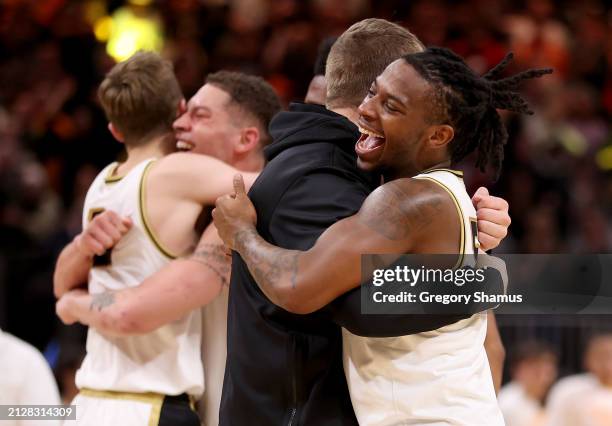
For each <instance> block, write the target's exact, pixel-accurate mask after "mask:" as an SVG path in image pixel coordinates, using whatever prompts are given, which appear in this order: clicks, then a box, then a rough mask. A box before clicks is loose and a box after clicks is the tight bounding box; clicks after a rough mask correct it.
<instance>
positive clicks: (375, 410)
mask: <svg viewBox="0 0 612 426" xmlns="http://www.w3.org/2000/svg"><path fill="white" fill-rule="evenodd" d="M510 58H511V56H510V55H508V56H507V57H506V58H505V59H504V61H503V62H502V63H500V64H499V65H497V66H496V67H495V68H494V69H493V70H491V71H490V72H489V73H488V74H487V75H485V76H484V77H479V76H478V75H476V74H475V73H474V72H473V71H472V70H471V69H470V68H469V67H468V66H467V65H466V64H465V63H464V61H463V60H462V59H461V58H460V57H458V56H457V55H455V54H454V53H452V52H451V51H449V50H447V49H441V48H430V49H426V50H425V51H424V52H419V53H413V54H408V55H405V56H403V57H402V58H401V59H399V60H397V61H395V62H393V63H392V64H391V65H389V66H388V67H387V68H386V69H385V71H384V72H383V73H382V74H381V75H380V76H379V77H378V78H377V79H376V80H375V81H374V83H373V84H372V86H371V88H370V90H369V92H368V95H367V96H366V98H365V100H364V101H363V102H362V104H361V105H360V107H359V118H358V125H359V127H360V132H361V133H362V136H361V138H360V139H359V140H358V142H357V144H356V145H355V151H356V152H357V155H358V158H359V159H358V164H359V167H360V168H361V169H363V170H380V171H381V172H382V173H383V175H384V177H385V182H387V183H385V184H384V185H382V186H380V187H379V188H378V189H377V190H375V191H374V192H373V193H372V194H371V195H369V196H368V197H367V198H366V200H365V202H364V204H363V206H362V207H361V209H360V210H359V212H358V213H357V214H356V215H354V216H351V217H349V218H346V219H343V220H341V221H339V222H337V223H336V224H334V225H332V226H331V227H330V228H329V229H328V230H326V231H325V232H324V233H323V234H322V235H321V237H320V238H319V239H318V240H317V242H316V243H315V245H314V247H313V248H311V249H309V250H307V251H299V250H286V249H282V248H279V247H276V246H273V245H271V244H269V243H267V242H266V241H265V240H264V239H263V238H261V237H260V236H259V234H258V233H257V229H256V227H255V223H256V212H255V208H254V206H253V205H252V204H251V202H250V201H249V198H248V197H247V195H246V191H245V188H244V185H243V184H242V180H241V179H240V177H239V176H238V177H237V178H236V179H235V187H236V189H235V195H234V196H230V195H226V196H224V197H221V198H220V199H219V200H217V208H216V209H215V210H213V218H214V220H215V225H216V226H217V229H218V231H219V235H220V236H221V237H222V239H223V240H224V242H225V244H226V245H227V246H228V247H230V248H232V249H233V250H235V251H237V252H238V253H239V254H240V256H241V258H242V260H243V261H244V262H245V263H246V264H247V266H248V268H249V271H250V272H251V274H252V275H253V277H254V278H255V280H256V281H257V284H258V285H259V288H260V289H261V290H262V291H263V292H264V294H265V295H266V296H267V297H268V298H269V299H270V300H271V301H273V302H274V303H276V304H277V305H278V306H280V307H282V308H285V309H287V310H289V311H293V312H302V313H308V312H311V311H313V310H316V309H319V308H320V307H322V306H324V305H326V304H328V303H329V302H330V301H332V300H334V299H335V298H337V297H338V296H339V295H341V294H343V293H345V292H346V291H348V290H350V289H351V288H354V287H356V286H358V285H359V283H360V282H361V277H360V275H361V268H360V264H361V255H362V254H364V253H458V254H459V256H460V258H459V259H464V260H463V263H462V264H470V263H472V264H474V263H475V261H474V256H473V254H474V253H476V250H477V249H476V247H477V244H476V241H475V240H474V239H472V238H466V236H467V235H471V221H475V220H476V211H475V209H474V207H473V205H472V202H471V200H470V197H469V196H468V194H467V192H466V189H465V185H464V183H463V180H462V174H461V173H460V172H456V171H453V170H450V169H448V167H449V166H450V165H452V164H455V163H457V162H458V161H460V160H461V159H463V158H465V157H466V156H467V155H469V154H470V153H472V152H474V151H477V153H478V154H477V163H476V164H477V165H478V166H480V167H481V168H484V167H486V166H487V165H491V166H492V167H493V168H494V169H495V171H496V177H497V176H498V175H499V170H500V167H501V163H502V159H503V145H504V144H505V142H506V140H507V133H506V130H505V128H504V125H503V124H502V121H501V118H500V116H499V114H498V113H497V109H506V110H510V111H514V112H519V113H531V111H529V109H528V107H527V104H526V102H525V101H524V100H523V99H522V98H521V97H520V95H519V94H518V93H517V92H516V88H517V87H518V85H519V83H520V82H521V81H522V80H525V79H527V78H533V77H539V76H541V75H543V74H546V73H549V72H551V70H529V71H526V72H523V73H520V74H518V75H515V76H512V77H509V78H504V79H497V77H498V76H499V74H500V73H501V72H502V71H503V69H504V68H505V67H506V66H507V64H508V63H509V61H510ZM260 179H261V177H260ZM343 334H344V336H343V337H344V339H343V347H344V368H345V374H346V377H347V382H348V385H349V391H350V394H351V400H352V404H353V407H354V409H355V413H356V415H357V419H358V420H359V423H360V424H363V425H397V424H415V425H416V424H419V425H420V424H439V425H442V424H454V425H465V426H468V425H469V426H474V425H483V426H484V425H487V426H491V425H503V424H504V422H503V418H502V415H501V412H500V410H499V408H498V406H497V402H496V397H495V391H494V387H493V382H492V379H491V374H490V370H489V365H488V362H487V357H486V354H485V350H484V346H483V343H484V339H485V334H486V315H483V314H477V315H474V316H472V317H470V318H467V319H464V320H461V321H458V322H456V323H454V324H451V325H448V326H445V327H442V328H439V329H437V330H435V331H432V332H428V333H419V334H415V335H409V336H403V337H394V338H387V339H380V338H378V339H372V338H367V337H360V336H356V335H352V334H351V333H349V332H346V331H344V333H343Z"/></svg>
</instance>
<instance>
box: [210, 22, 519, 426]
mask: <svg viewBox="0 0 612 426" xmlns="http://www.w3.org/2000/svg"><path fill="white" fill-rule="evenodd" d="M423 49H424V48H423V45H422V44H421V43H420V41H419V40H418V39H417V38H416V37H415V36H414V35H413V34H411V33H410V32H409V31H408V30H406V29H405V28H402V27H401V26H399V25H396V24H393V23H391V22H388V21H385V20H382V19H374V18H372V19H365V20H363V21H360V22H357V23H355V24H354V25H352V26H351V27H350V28H349V29H348V30H346V31H345V32H344V33H343V34H342V35H340V37H339V38H338V40H337V41H336V42H335V43H334V45H333V46H332V48H331V52H330V54H329V57H328V60H327V64H326V70H325V80H326V84H327V97H326V107H323V106H320V105H312V104H300V103H294V104H291V105H290V107H289V110H288V111H283V112H281V113H279V114H278V115H277V116H276V117H275V118H274V119H273V120H272V122H271V123H270V133H271V135H272V136H273V139H274V142H273V143H272V144H271V145H270V146H269V147H267V148H266V150H265V154H266V158H267V160H268V163H267V165H266V167H265V168H264V170H263V171H262V173H261V175H260V177H259V178H258V179H257V182H256V183H255V184H254V185H253V188H252V190H251V192H250V193H249V196H250V198H251V200H252V201H253V203H254V205H255V206H256V209H257V213H258V218H257V229H258V230H259V231H260V233H261V235H262V236H264V238H266V239H267V240H268V241H271V242H273V243H274V244H276V245H278V246H281V247H285V248H290V249H297V250H306V249H308V248H310V247H312V246H313V244H314V243H315V242H316V240H317V238H318V237H319V236H320V235H321V233H322V232H323V231H325V229H327V228H328V227H330V226H331V225H332V224H334V223H335V222H337V221H338V220H339V219H342V218H344V217H347V216H350V215H352V214H354V213H355V212H357V211H358V210H359V208H360V207H361V205H362V204H363V201H364V200H365V198H366V197H367V196H368V194H369V193H370V192H371V191H372V190H374V189H375V188H376V187H377V186H379V185H380V182H381V180H380V175H379V174H377V173H374V174H371V173H366V172H364V171H362V170H359V169H358V168H357V167H356V160H357V156H356V154H355V141H356V140H357V139H358V138H359V132H358V130H357V126H356V125H355V123H356V122H357V119H358V117H359V114H358V111H357V107H358V106H359V104H360V103H361V101H362V100H363V98H364V97H365V95H366V93H367V91H368V88H369V86H370V84H371V83H372V81H373V80H374V79H375V78H376V77H377V76H378V75H379V74H380V73H381V72H382V71H383V70H384V69H385V67H386V66H387V65H389V64H390V63H391V62H393V61H394V60H396V59H397V58H399V57H400V56H402V55H404V54H407V53H412V52H418V51H421V50H423ZM477 195H478V194H477ZM474 203H475V204H477V205H478V206H477V207H478V209H477V210H478V211H477V214H478V219H479V220H478V227H479V231H480V234H479V239H480V242H481V245H482V247H483V249H484V250H489V249H491V248H494V247H495V246H497V244H499V241H500V240H501V239H502V238H503V237H504V235H505V234H506V229H507V227H508V224H509V222H510V220H509V217H508V214H507V211H508V205H507V203H505V202H504V201H503V200H501V199H498V198H495V197H490V196H489V197H483V198H482V199H481V200H476V197H475V199H474ZM325 282H327V280H325ZM360 290H361V289H360V288H359V287H358V288H356V289H354V290H352V291H350V292H348V293H346V294H345V295H343V296H341V297H340V298H339V299H337V300H335V301H334V302H332V303H331V304H329V305H327V306H326V307H325V308H323V309H321V310H318V311H316V312H313V313H312V314H309V315H296V314H292V313H290V312H288V311H287V310H285V309H282V308H280V307H278V306H276V305H275V304H274V303H272V302H271V301H270V300H269V299H268V298H267V297H266V296H265V295H264V294H263V293H262V292H261V291H260V290H259V288H258V286H257V283H256V282H255V280H254V279H253V277H252V276H251V274H250V273H249V270H248V268H247V265H246V264H245V263H244V261H243V260H242V259H241V257H240V256H239V255H238V254H236V253H234V255H233V257H232V274H231V284H230V289H229V293H230V295H229V310H228V333H227V342H228V343H227V346H228V352H227V353H228V355H227V361H226V368H225V378H224V383H223V396H222V399H221V408H220V424H221V425H223V426H226V425H227V426H229V425H240V424H265V425H280V424H293V425H298V424H307V425H310V424H316V425H324V426H346V425H356V424H358V423H357V419H356V418H355V414H354V411H353V407H352V404H351V401H350V397H349V391H348V387H347V383H346V379H345V376H344V371H343V369H342V332H341V327H345V328H348V329H350V330H351V331H352V332H354V333H356V334H359V335H364V336H371V337H389V336H403V335H406V334H412V333H418V332H423V331H430V330H435V329H437V328H440V327H442V326H444V325H448V324H452V323H454V322H456V321H458V320H459V319H462V318H465V316H452V315H451V316H445V315H404V316H398V315H361V294H360ZM261 366H266V368H261Z"/></svg>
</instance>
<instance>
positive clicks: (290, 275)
mask: <svg viewBox="0 0 612 426" xmlns="http://www.w3.org/2000/svg"><path fill="white" fill-rule="evenodd" d="M235 249H236V251H237V252H238V253H239V254H240V256H241V257H242V260H243V261H244V262H245V263H246V265H247V267H248V269H249V272H251V275H252V276H253V278H254V279H255V281H256V282H257V284H258V285H259V288H260V289H261V291H262V292H263V293H264V294H265V295H266V296H267V297H268V299H270V300H271V301H272V302H273V303H274V304H276V305H278V306H280V307H281V308H284V309H287V310H291V307H292V299H293V298H294V297H296V296H297V295H296V294H295V290H296V288H297V279H298V276H297V275H298V274H297V267H298V260H299V256H300V254H301V253H303V252H301V251H298V250H286V249H282V248H279V247H275V246H273V245H271V244H269V243H268V242H266V241H265V240H264V239H263V238H261V237H260V236H259V234H258V233H257V231H256V230H255V229H254V228H253V229H247V230H243V231H240V232H239V233H238V234H237V235H236V246H235ZM301 287H303V286H301Z"/></svg>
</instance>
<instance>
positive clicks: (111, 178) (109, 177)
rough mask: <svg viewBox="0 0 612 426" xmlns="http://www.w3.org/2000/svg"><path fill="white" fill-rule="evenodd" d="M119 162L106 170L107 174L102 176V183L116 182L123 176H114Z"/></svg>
mask: <svg viewBox="0 0 612 426" xmlns="http://www.w3.org/2000/svg"><path fill="white" fill-rule="evenodd" d="M119 166H120V164H119V163H117V164H115V165H114V166H113V167H111V168H110V169H109V171H108V174H107V175H106V176H105V177H104V183H116V182H119V181H120V180H121V179H123V178H124V177H125V175H123V176H114V174H115V172H116V171H117V169H118V168H119Z"/></svg>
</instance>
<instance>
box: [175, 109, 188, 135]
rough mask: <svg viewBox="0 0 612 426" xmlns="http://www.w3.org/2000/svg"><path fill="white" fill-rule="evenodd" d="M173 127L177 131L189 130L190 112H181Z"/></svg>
mask: <svg viewBox="0 0 612 426" xmlns="http://www.w3.org/2000/svg"><path fill="white" fill-rule="evenodd" d="M172 128H173V129H174V131H175V132H188V131H189V129H190V128H191V124H190V120H189V114H188V113H187V112H184V113H183V114H181V115H180V116H179V117H178V118H177V119H176V120H174V123H172Z"/></svg>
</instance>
